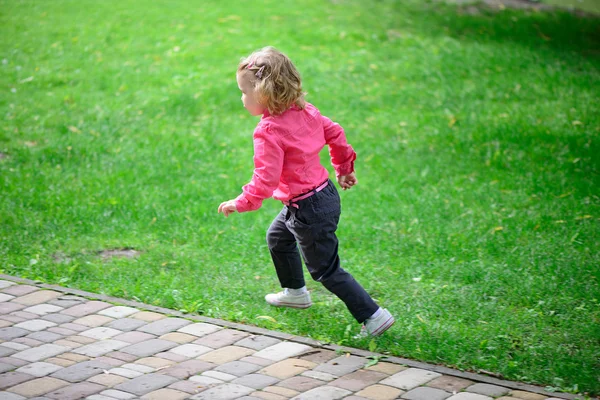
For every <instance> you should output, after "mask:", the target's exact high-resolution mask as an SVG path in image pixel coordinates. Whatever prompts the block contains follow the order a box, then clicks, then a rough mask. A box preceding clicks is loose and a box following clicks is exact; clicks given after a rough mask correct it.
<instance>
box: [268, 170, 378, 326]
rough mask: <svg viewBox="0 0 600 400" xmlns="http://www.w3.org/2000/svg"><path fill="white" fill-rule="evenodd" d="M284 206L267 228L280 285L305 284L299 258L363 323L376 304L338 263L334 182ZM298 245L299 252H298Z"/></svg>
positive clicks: (311, 273)
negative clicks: (305, 197)
mask: <svg viewBox="0 0 600 400" xmlns="http://www.w3.org/2000/svg"><path fill="white" fill-rule="evenodd" d="M295 204H297V205H298V208H296V207H293V206H292V205H290V206H285V207H283V210H282V211H281V212H280V213H279V214H278V215H277V217H276V218H275V219H274V220H273V223H271V226H270V227H269V230H268V231H267V243H268V245H269V250H270V252H271V257H272V258H273V263H274V264H275V269H276V271H277V277H278V278H279V282H280V283H281V287H284V288H289V289H299V288H301V287H303V286H305V282H304V275H303V273H302V261H301V258H300V254H301V255H302V258H303V259H304V263H305V264H306V268H307V269H308V272H309V273H310V275H311V276H312V278H313V279H314V280H315V281H318V282H321V283H322V284H323V286H325V288H327V290H329V291H330V292H332V293H333V294H335V295H336V296H337V297H339V298H340V299H341V300H342V301H343V302H344V303H345V304H346V307H348V310H350V313H351V314H352V316H354V318H355V319H356V320H357V321H358V322H360V323H362V322H364V321H365V320H366V319H367V318H369V317H370V316H371V315H373V314H374V313H375V311H377V309H378V308H379V306H378V305H377V304H376V303H375V302H374V301H373V299H372V298H371V296H369V294H368V293H367V292H366V291H365V289H363V287H362V286H361V285H360V284H359V283H358V282H356V280H355V279H354V278H353V277H352V275H350V274H349V273H348V272H346V271H345V270H344V269H343V268H342V267H340V258H339V256H338V239H337V237H336V235H335V231H336V229H337V225H338V222H339V219H340V212H341V208H340V196H339V194H338V192H337V189H336V188H335V185H334V183H333V182H332V181H331V180H330V181H329V185H327V187H326V188H325V189H323V190H322V191H320V192H318V193H315V194H314V195H312V196H311V197H309V198H307V199H304V200H300V201H299V202H297V203H295ZM298 248H300V252H298Z"/></svg>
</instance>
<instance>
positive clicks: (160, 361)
mask: <svg viewBox="0 0 600 400" xmlns="http://www.w3.org/2000/svg"><path fill="white" fill-rule="evenodd" d="M135 363H136V364H141V365H147V366H149V367H152V368H155V369H159V368H164V367H169V366H171V365H173V364H175V362H174V361H171V360H165V359H164V358H159V357H145V358H140V359H139V360H137V361H136V362H135Z"/></svg>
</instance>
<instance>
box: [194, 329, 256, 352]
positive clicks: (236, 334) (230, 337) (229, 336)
mask: <svg viewBox="0 0 600 400" xmlns="http://www.w3.org/2000/svg"><path fill="white" fill-rule="evenodd" d="M248 335H249V333H247V332H242V331H236V330H235V329H221V330H220V331H217V332H214V333H210V334H208V335H206V336H202V337H200V338H199V339H197V340H195V341H194V342H193V343H195V344H200V345H202V346H208V347H212V348H213V349H218V348H220V347H224V346H228V345H231V344H233V343H235V342H238V341H240V340H241V339H243V338H245V337H246V336H248ZM238 347H239V346H238Z"/></svg>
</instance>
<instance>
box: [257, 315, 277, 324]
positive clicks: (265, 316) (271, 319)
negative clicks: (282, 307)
mask: <svg viewBox="0 0 600 400" xmlns="http://www.w3.org/2000/svg"><path fill="white" fill-rule="evenodd" d="M256 319H265V320H267V321H271V322H273V323H275V324H276V323H277V320H276V319H275V318H273V317H270V316H268V315H259V316H258V317H256Z"/></svg>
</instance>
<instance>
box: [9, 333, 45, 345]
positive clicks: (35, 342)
mask: <svg viewBox="0 0 600 400" xmlns="http://www.w3.org/2000/svg"><path fill="white" fill-rule="evenodd" d="M34 333H39V332H34ZM27 336H29V335H27ZM27 336H26V337H20V338H16V339H13V340H12V341H13V342H15V343H23V344H25V345H27V346H29V347H38V346H39V345H41V344H43V343H42V342H40V341H39V340H35V339H31V338H29V337H27Z"/></svg>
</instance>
